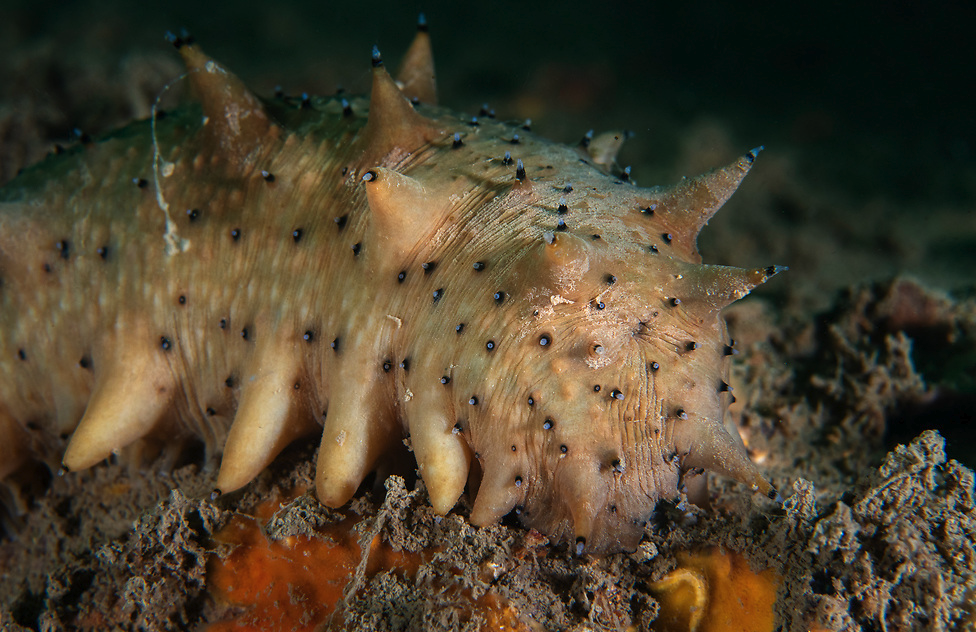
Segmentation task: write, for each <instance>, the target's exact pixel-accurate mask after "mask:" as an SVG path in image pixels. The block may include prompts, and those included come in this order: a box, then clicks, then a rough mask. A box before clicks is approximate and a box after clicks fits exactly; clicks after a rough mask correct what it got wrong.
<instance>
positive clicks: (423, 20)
mask: <svg viewBox="0 0 976 632" xmlns="http://www.w3.org/2000/svg"><path fill="white" fill-rule="evenodd" d="M428 28H429V27H428V26H427V16H426V15H424V14H423V13H421V14H420V15H418V16H417V30H418V31H420V32H421V33H426V32H427V29H428Z"/></svg>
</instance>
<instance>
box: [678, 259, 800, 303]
mask: <svg viewBox="0 0 976 632" xmlns="http://www.w3.org/2000/svg"><path fill="white" fill-rule="evenodd" d="M688 269H689V271H688V273H686V274H683V275H682V277H683V281H684V282H685V283H686V286H685V289H684V294H686V295H687V296H688V297H689V299H688V300H686V301H685V303H686V304H688V305H691V304H693V303H692V301H694V300H696V299H695V297H698V300H700V301H702V302H703V303H705V304H707V305H708V307H709V308H710V309H712V310H716V311H717V310H720V309H722V308H724V307H726V306H728V305H730V304H732V303H734V302H735V301H737V300H739V299H740V298H742V297H743V296H745V295H746V294H748V293H749V292H751V291H752V290H753V289H754V288H756V287H757V286H759V285H762V284H763V283H765V282H766V281H768V280H769V279H770V278H772V277H773V276H775V275H777V274H779V273H780V272H785V271H786V270H788V269H789V268H787V267H786V266H769V267H766V268H755V269H752V270H748V269H745V268H735V267H731V266H715V265H700V266H688Z"/></svg>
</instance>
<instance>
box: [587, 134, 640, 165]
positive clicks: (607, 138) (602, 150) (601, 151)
mask: <svg viewBox="0 0 976 632" xmlns="http://www.w3.org/2000/svg"><path fill="white" fill-rule="evenodd" d="M633 135H634V134H633V132H630V131H627V130H616V131H612V132H603V133H602V134H600V135H598V136H596V137H594V138H593V139H592V140H591V141H590V142H589V143H588V144H587V146H586V147H585V150H586V153H587V154H588V155H589V157H590V159H591V160H592V161H593V162H594V163H595V164H597V165H599V166H600V167H603V170H604V171H606V172H607V173H609V171H610V168H611V167H613V166H614V165H615V164H616V162H617V154H619V153H620V148H621V147H623V146H624V141H626V140H627V139H628V138H631V137H632V136H633Z"/></svg>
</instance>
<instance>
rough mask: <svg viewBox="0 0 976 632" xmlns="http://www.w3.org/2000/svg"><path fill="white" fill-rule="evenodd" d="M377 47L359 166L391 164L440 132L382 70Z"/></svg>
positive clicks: (384, 70) (383, 68)
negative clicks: (364, 140)
mask: <svg viewBox="0 0 976 632" xmlns="http://www.w3.org/2000/svg"><path fill="white" fill-rule="evenodd" d="M378 53H379V51H378V50H375V49H374V54H373V90H372V93H371V94H370V97H369V119H368V120H367V121H366V130H365V132H364V133H365V137H366V151H365V154H364V156H363V160H362V162H361V163H360V166H362V167H364V168H369V167H372V166H373V165H378V164H390V165H392V164H394V163H396V162H397V161H399V160H400V159H401V158H403V157H404V156H406V155H408V154H410V153H412V152H414V151H416V150H418V149H420V148H421V147H423V146H424V145H426V144H427V143H429V142H431V141H433V140H434V139H435V138H437V137H438V136H439V135H440V134H439V132H438V131H437V130H436V129H434V127H433V125H432V124H431V122H430V121H428V120H427V119H426V118H424V117H423V116H421V115H420V114H418V113H417V111H416V110H414V109H413V106H412V105H411V104H410V102H409V101H408V100H407V99H406V98H405V97H404V96H403V93H402V92H400V88H398V87H397V85H396V83H395V82H394V81H393V78H392V77H390V73H388V72H387V71H386V68H385V66H384V65H383V60H382V58H381V57H379V54H378Z"/></svg>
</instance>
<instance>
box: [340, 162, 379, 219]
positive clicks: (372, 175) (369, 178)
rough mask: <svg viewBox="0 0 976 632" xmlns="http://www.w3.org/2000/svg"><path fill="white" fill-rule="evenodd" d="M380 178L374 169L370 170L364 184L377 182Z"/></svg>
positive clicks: (364, 177) (364, 175)
mask: <svg viewBox="0 0 976 632" xmlns="http://www.w3.org/2000/svg"><path fill="white" fill-rule="evenodd" d="M378 177H379V174H378V173H376V172H375V171H373V170H372V169H370V170H369V171H367V172H366V173H364V174H363V182H376V180H377V178H378ZM343 217H345V216H343Z"/></svg>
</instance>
